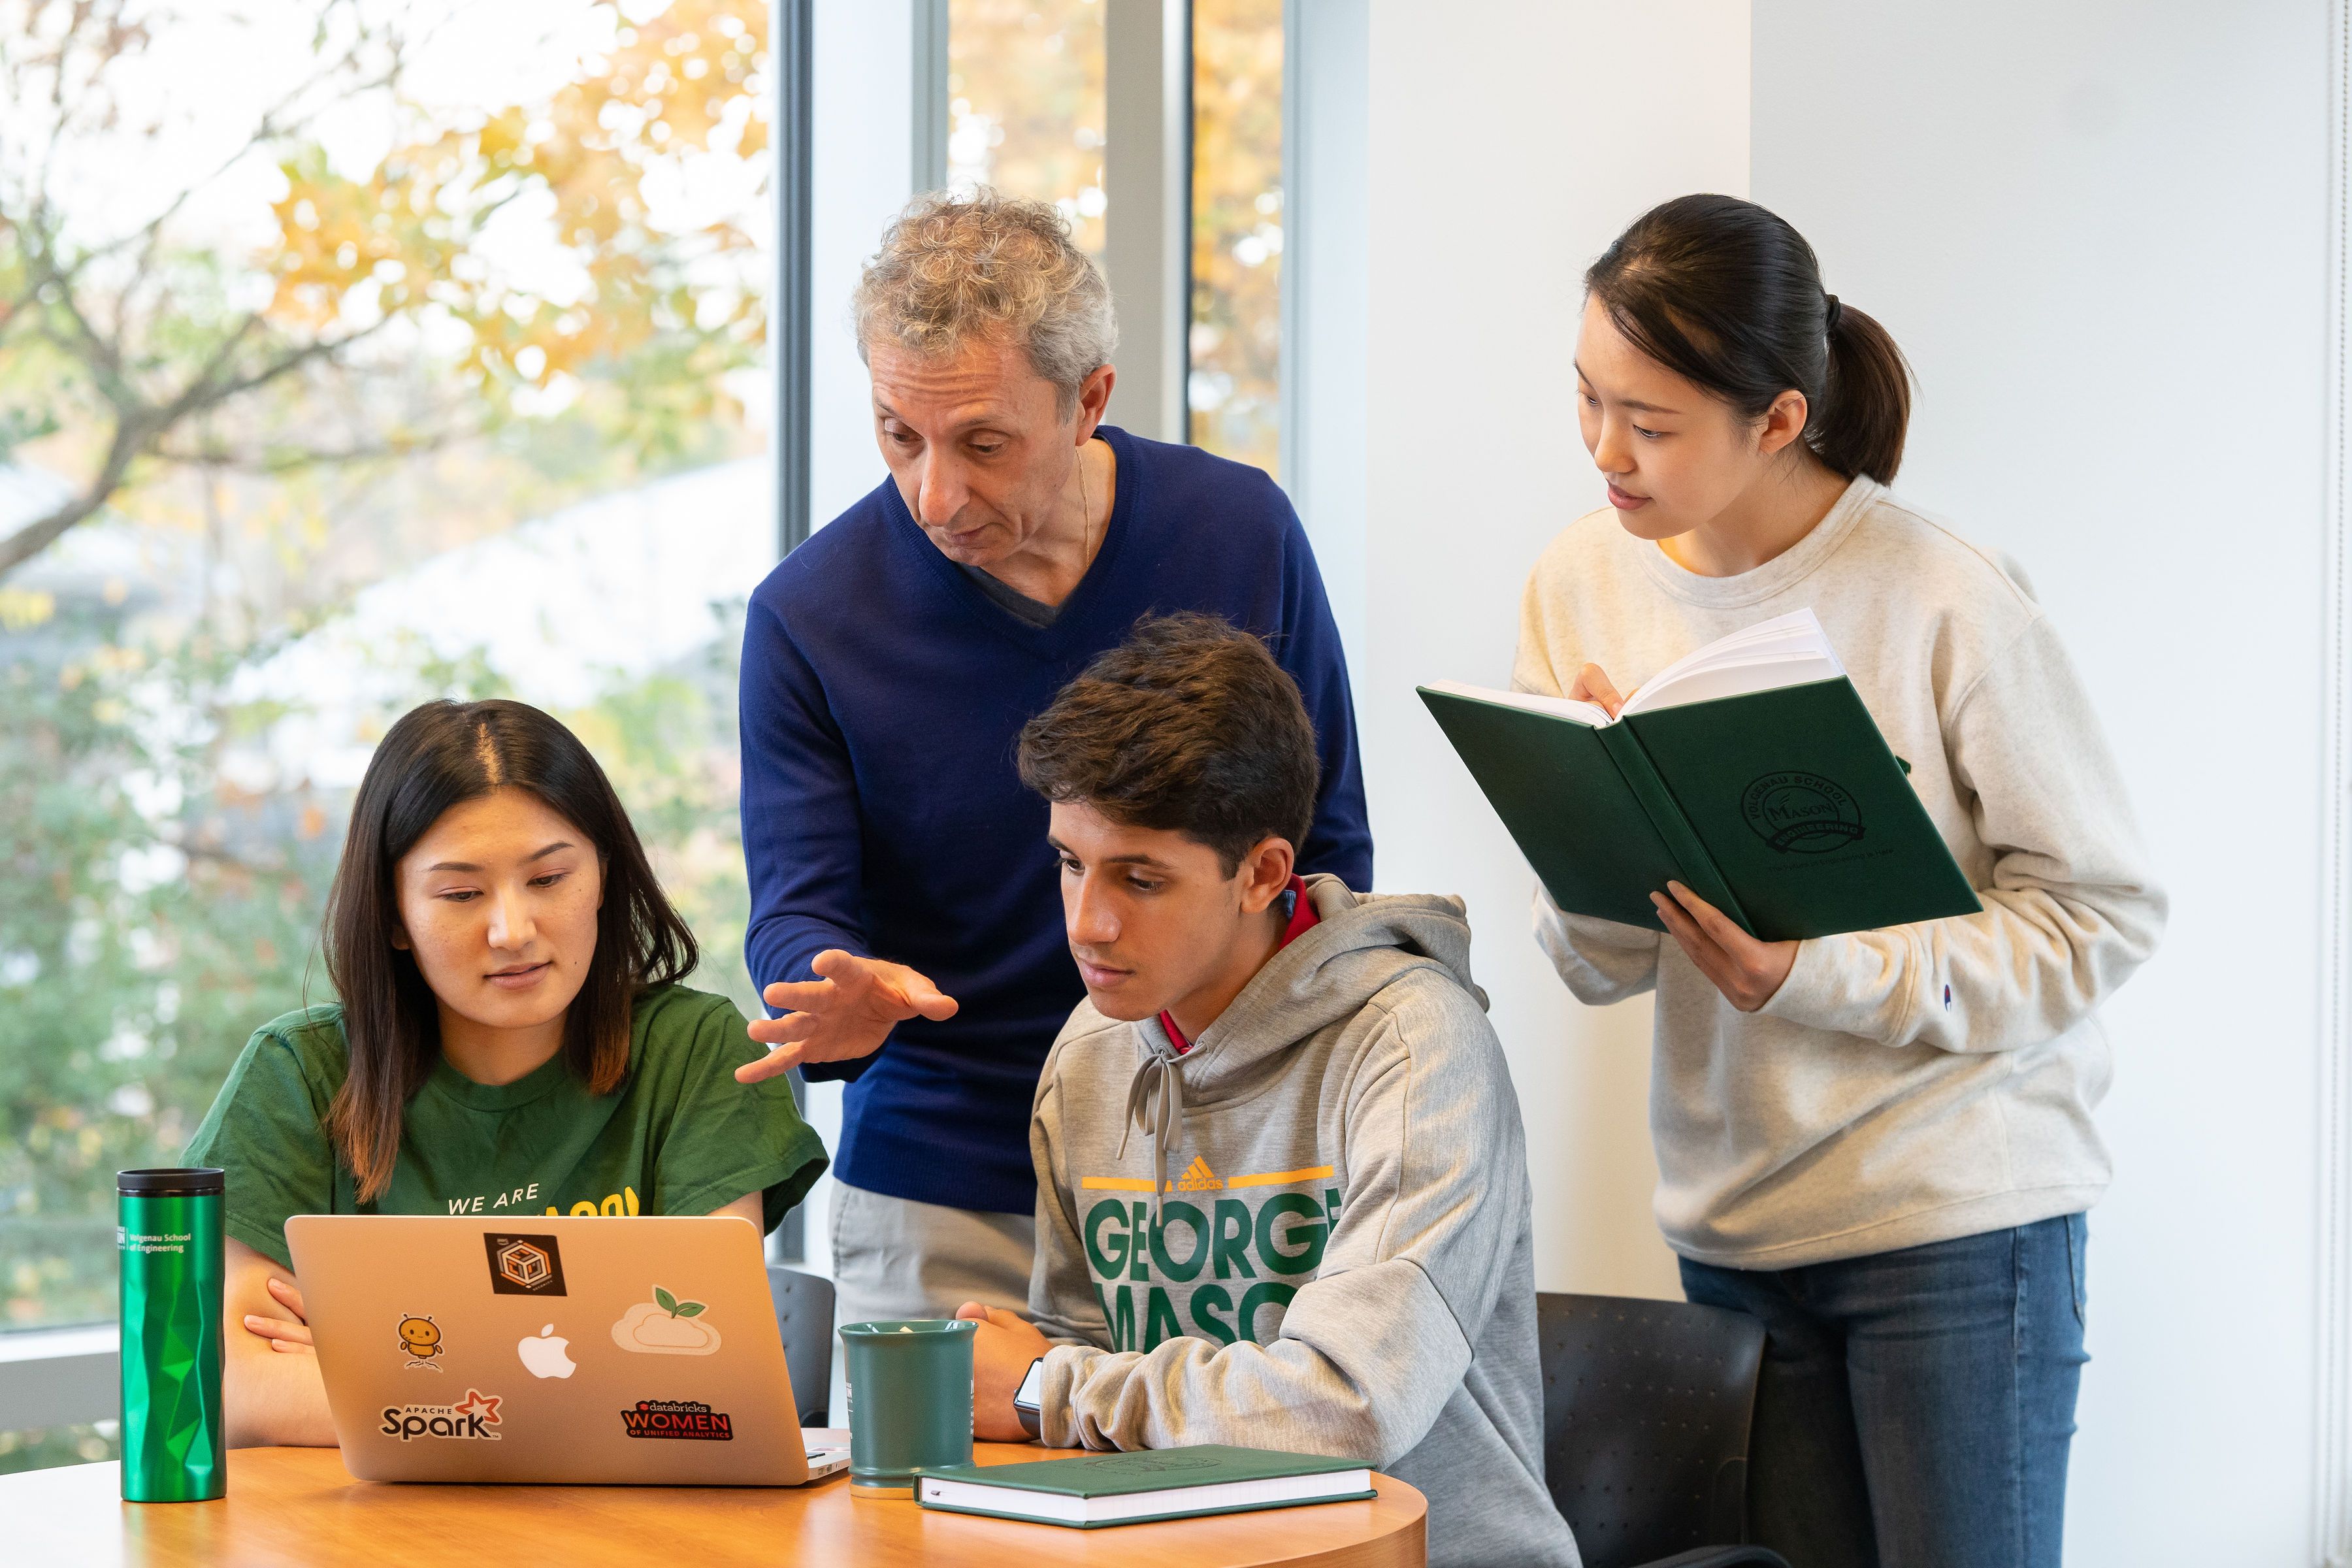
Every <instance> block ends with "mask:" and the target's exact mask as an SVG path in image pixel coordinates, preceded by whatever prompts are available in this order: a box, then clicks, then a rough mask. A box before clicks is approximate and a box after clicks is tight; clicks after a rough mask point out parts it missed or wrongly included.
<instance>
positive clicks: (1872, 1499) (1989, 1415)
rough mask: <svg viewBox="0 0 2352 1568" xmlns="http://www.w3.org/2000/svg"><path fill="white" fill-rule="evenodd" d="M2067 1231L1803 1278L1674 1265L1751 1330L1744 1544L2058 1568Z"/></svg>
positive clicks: (2062, 1225)
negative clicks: (1760, 1340) (1753, 1367)
mask: <svg viewBox="0 0 2352 1568" xmlns="http://www.w3.org/2000/svg"><path fill="white" fill-rule="evenodd" d="M2086 1240H2087V1233H2086V1231H2085V1228H2084V1223H2083V1216H2082V1215H2065V1216H2063V1217H2062V1218H2057V1219H2045V1220H2042V1221H2040V1222H2038V1223H2036V1224H2033V1225H2027V1226H2018V1227H2017V1228H2016V1229H2014V1230H1996V1231H1989V1232H1987V1233H1986V1234H1984V1235H1982V1236H1965V1237H1959V1238H1958V1240H1954V1241H1939V1242H1934V1243H1931V1244H1930V1245H1928V1246H1926V1247H1906V1248H1904V1249H1903V1250H1902V1251H1899V1252H1881V1253H1874V1254H1872V1255H1871V1256H1869V1257H1866V1258H1842V1259H1840V1260H1838V1261H1836V1262H1834V1263H1816V1264H1813V1265H1811V1267H1809V1268H1784V1269H1778V1270H1772V1269H1743V1268H1716V1267H1714V1266H1713V1265H1711V1264H1705V1263H1693V1262H1691V1261H1690V1260H1689V1259H1688V1258H1685V1259H1684V1260H1683V1266H1682V1269H1683V1294H1684V1295H1685V1296H1687V1297H1689V1298H1690V1300H1694V1301H1700V1302H1704V1303H1706V1305H1707V1306H1710V1307H1728V1308H1730V1309H1731V1310H1734V1311H1740V1312H1746V1313H1748V1315H1750V1316H1751V1317H1755V1318H1759V1319H1761V1320H1762V1321H1763V1323H1764V1328H1765V1331H1766V1335H1767V1338H1766V1342H1765V1348H1764V1369H1763V1374H1762V1376H1761V1378H1760V1379H1759V1383H1758V1384H1757V1389H1756V1421H1755V1426H1754V1430H1753V1436H1751V1438H1750V1440H1749V1443H1748V1539H1749V1540H1750V1541H1752V1542H1756V1543H1758V1544H1759V1545H1763V1546H1769V1547H1771V1548H1773V1549H1774V1550H1775V1551H1777V1552H1780V1554H1781V1555H1782V1556H1784V1557H1786V1558H1787V1559H1788V1560H1789V1561H1790V1563H1791V1564H1792V1565H1793V1568H2058V1563H2059V1542H2060V1539H2061V1537H2062V1535H2063V1528H2064V1523H2065V1512H2066V1448H2067V1445H2068V1443H2069V1442H2070V1440H2072V1438H2073V1437H2074V1394H2075V1390H2076V1389H2077V1388H2078V1387H2079V1386H2080V1384H2081V1382H2082V1369H2083V1363H2084V1361H2086V1360H2088V1359H2089V1358H2088V1357H2086V1356H2085V1355H2084V1353H2083V1310H2084V1273H2083V1265H2084V1246H2085V1245H2086Z"/></svg>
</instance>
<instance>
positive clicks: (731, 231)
mask: <svg viewBox="0 0 2352 1568" xmlns="http://www.w3.org/2000/svg"><path fill="white" fill-rule="evenodd" d="M590 9H591V10H593V11H594V12H595V13H597V14H599V15H600V16H602V17H604V19H605V20H606V23H607V26H606V28H605V37H607V38H608V39H609V42H608V45H607V46H606V47H604V50H603V52H600V53H593V54H589V55H585V56H583V58H580V59H579V60H578V62H577V70H576V73H575V77H574V79H573V80H572V81H571V82H569V83H568V84H566V85H564V86H562V88H561V89H559V90H557V91H555V93H554V94H553V96H552V97H551V99H550V100H546V101H539V102H528V103H509V104H496V103H493V104H489V105H474V106H468V108H467V110H466V111H465V112H463V113H461V114H451V113H448V112H446V111H442V112H429V111H427V110H425V109H423V108H420V107H419V106H418V105H417V104H416V103H415V102H414V101H412V100H410V99H409V98H408V97H406V96H405V95H404V93H403V91H402V84H403V81H404V70H405V69H406V68H407V66H408V64H409V60H410V57H411V56H412V54H413V53H414V52H415V49H416V48H417V47H418V45H419V40H418V37H417V36H416V35H418V34H420V33H429V31H430V27H431V25H432V24H433V23H434V22H435V21H436V20H446V16H443V17H436V16H435V14H434V13H433V12H432V10H431V9H430V8H429V7H426V6H423V5H402V4H398V3H394V0H386V3H379V4H373V5H362V4H358V3H355V0H308V3H307V5H298V6H297V7H296V10H297V15H296V16H294V18H293V19H294V20H295V21H297V22H299V20H300V19H301V17H300V15H299V13H300V12H301V11H304V10H307V12H308V13H309V21H310V27H311V32H310V61H309V65H308V70H307V74H306V75H305V76H304V77H303V78H302V79H300V80H299V82H297V83H295V84H294V85H293V87H292V88H291V89H289V91H288V92H287V93H286V94H285V95H284V96H283V97H281V98H278V99H276V100H274V101H273V100H272V97H271V94H269V93H268V92H267V91H265V90H257V91H256V92H255V93H254V94H253V95H252V96H253V100H254V101H253V103H252V105H251V112H250V115H249V116H248V118H247V134H246V141H245V144H244V147H243V149H242V150H241V151H240V152H239V153H236V155H234V156H232V157H231V158H230V159H228V160H227V162H226V163H224V164H222V165H221V166H220V167H219V168H218V169H217V170H215V172H214V174H213V175H212V176H211V177H210V179H208V180H205V181H200V182H197V183H195V184H191V185H190V186H189V187H188V188H186V189H184V190H182V191H180V192H178V193H177V194H176V195H170V196H168V197H166V198H164V199H163V200H162V201H161V202H160V203H158V204H155V210H153V211H152V212H150V213H147V214H145V215H144V216H142V217H141V218H139V219H138V220H137V221H131V220H123V221H122V222H121V223H119V224H118V223H110V217H111V216H112V215H110V213H108V212H106V211H104V210H103V209H105V208H106V207H107V205H108V203H107V202H106V201H104V200H101V199H99V198H98V196H97V195H96V194H95V193H92V192H90V191H88V190H85V189H81V188H77V187H76V186H74V185H72V184H69V183H67V182H65V181H62V180H61V179H60V178H59V177H58V175H57V174H55V172H54V171H56V170H58V169H59V168H71V167H77V166H79V167H88V166H90V164H91V163H92V160H93V158H96V159H97V160H98V162H99V166H104V161H105V160H106V159H113V160H116V161H117V163H119V162H120V160H121V159H125V158H136V157H138V156H140V150H141V148H142V145H144V146H152V145H154V144H155V143H157V142H159V141H160V140H161V139H162V138H164V137H166V136H167V135H170V134H172V133H173V129H174V127H173V124H172V123H171V122H170V121H168V120H167V119H166V118H165V117H164V116H163V111H162V110H160V109H156V108H154V107H152V106H151V105H150V104H148V103H147V102H146V101H145V98H146V96H147V95H146V94H145V93H144V92H143V91H142V84H144V83H150V82H152V80H153V79H154V72H155V69H156V67H157V61H158V59H159V58H163V56H164V55H167V54H168V51H169V48H170V46H171V42H172V39H173V36H174V29H175V27H179V26H193V25H196V24H197V23H207V24H215V25H217V24H218V23H219V22H220V21H221V20H222V16H223V14H222V13H220V12H218V11H217V10H215V9H213V8H210V7H202V6H199V7H194V8H189V7H181V8H174V7H173V6H172V5H168V4H156V3H154V0H0V106H5V110H0V112H5V121H6V122H5V126H0V459H5V458H6V457H7V456H9V455H10V454H11V453H12V452H14V451H16V450H17V449H18V448H20V447H26V446H27V445H29V444H33V443H35V442H38V443H39V444H40V447H41V450H42V453H43V457H44V460H46V461H47V462H49V463H50V465H51V466H52V467H54V468H57V469H58V470H59V471H60V472H64V473H68V474H69V475H70V476H72V479H73V485H72V494H71V495H70V496H69V497H68V498H63V499H60V500H58V502H57V504H56V505H55V506H54V507H52V508H51V509H49V510H47V511H45V512H44V513H43V514H42V515H40V516H38V517H35V518H32V519H29V520H25V521H21V522H20V523H19V524H18V525H17V526H16V528H15V529H14V530H13V531H11V532H9V533H7V534H5V535H0V575H5V574H7V573H8V572H10V571H11V570H13V569H15V568H16V567H17V566H18V565H20V564H21V563H23V562H24V561H26V560H28V559H31V558H33V557H35V556H37V554H38V553H39V552H41V551H42V550H44V549H46V548H47V547H48V546H49V545H50V544H51V543H53V542H54V541H55V540H56V539H58V538H59V537H61V536H62V535H63V533H64V532H65V531H68V530H69V529H70V528H72V527H73V526H75V525H77V524H79V523H80V522H82V521H85V520H86V519H88V518H89V517H91V516H94V515H96V514H97V513H98V512H99V510H100V509H101V508H104V507H108V506H110V505H111V506H114V507H116V508H117V509H118V510H121V509H123V508H127V507H131V506H133V505H135V499H134V496H133V494H132V492H135V491H136V490H137V489H140V488H141V487H142V486H143V485H148V484H152V483H153V482H154V481H156V480H157V479H159V478H162V477H163V476H166V475H168V474H169V473H170V472H171V471H172V470H173V468H179V467H185V466H188V465H210V466H213V467H223V466H233V467H238V468H247V469H253V470H257V471H260V472H263V473H278V472H283V471H285V470H288V469H291V468H300V467H304V466H307V465H311V464H322V463H325V464H332V463H347V462H353V461H367V460H370V459H379V460H380V459H386V458H394V459H396V458H402V457H404V456H407V455H410V454H413V453H415V452H418V451H421V450H425V449H427V448H430V447H436V446H439V445H443V444H446V443H447V442H450V441H452V440H462V439H466V438H467V437H481V436H484V435H486V434H489V433H492V432H495V431H497V430H498V429H499V428H500V427H502V426H505V425H507V424H509V423H510V422H512V421H515V420H517V419H519V418H520V419H525V420H530V421H544V420H555V419H562V420H565V421H568V422H569V423H571V424H572V425H575V426H584V427H585V428H586V429H587V430H588V431H590V432H593V437H592V441H593V445H595V446H598V447H604V448H608V449H614V450H621V451H625V452H627V453H629V454H631V455H632V456H634V457H635V458H638V459H639V460H641V461H648V462H660V461H662V460H665V459H668V460H675V459H676V458H677V457H678V456H679V455H680V454H681V452H682V451H683V449H684V448H685V447H686V446H687V445H688V443H689V442H690V441H691V439H692V437H693V436H694V434H695V432H696V430H697V428H698V426H701V425H703V424H705V423H707V422H709V421H710V420H712V419H714V418H725V417H729V416H732V415H736V414H740V410H735V409H733V408H731V406H730V396H729V394H728V393H727V390H726V379H725V378H726V375H727V373H729V372H730V371H733V370H736V369H740V368H742V367H744V366H747V365H750V364H752V363H756V361H757V360H758V358H759V356H760V354H761V343H762V342H763V340H764V336H765V318H764V310H763V305H762V299H763V289H762V285H761V276H760V268H759V266H758V265H757V262H756V258H754V257H753V256H752V254H751V253H752V251H753V247H754V239H753V237H752V235H751V233H750V232H749V231H748V230H747V229H746V228H745V227H744V226H742V224H741V223H740V221H737V220H727V219H721V220H717V221H702V222H692V221H682V226H665V225H664V224H662V223H657V222H656V208H657V207H658V205H660V204H659V203H658V202H657V201H656V187H660V186H664V185H665V184H667V186H668V187H672V188H675V187H677V186H678V185H679V184H680V183H681V182H682V181H690V180H691V178H692V177H693V174H694V170H695V168H696V166H697V165H698V163H707V162H709V161H713V160H717V161H731V162H733V163H738V164H741V165H744V166H747V167H751V168H754V169H757V170H764V168H765V163H764V160H763V158H762V157H761V155H762V154H763V153H764V152H765V149H766V137H767V128H766V118H765V116H766V109H765V103H766V87H765V83H764V79H763V76H762V72H763V71H764V69H765V63H766V60H765V55H766V47H767V38H766V28H767V20H766V19H767V15H768V8H767V6H766V5H751V4H744V3H741V0H670V3H669V4H667V5H651V6H648V5H622V4H621V3H620V0H592V4H591V5H590ZM252 25H254V26H261V25H263V24H260V23H255V24H252ZM379 100H381V101H380V102H379ZM359 102H366V103H371V104H376V105H377V106H378V107H380V108H381V109H382V110H383V112H385V113H386V114H388V115H389V116H390V117H391V118H392V121H393V122H394V124H395V126H396V127H397V132H398V133H397V134H396V135H395V137H394V145H393V146H392V148H391V150H390V151H389V152H388V153H385V154H384V155H383V157H382V158H381V159H380V160H378V161H377V162H376V163H374V166H373V168H372V169H370V170H368V171H366V172H364V173H361V174H346V173H342V172H340V171H339V169H338V166H337V164H336V163H335V161H334V160H333V158H331V155H330V152H329V147H328V144H327V142H325V141H324V140H323V139H322V137H321V135H320V132H319V126H320V122H321V121H322V120H324V119H326V118H327V117H328V115H329V113H330V111H331V110H334V109H336V108H338V107H339V106H345V105H350V104H353V103H359ZM253 160H267V161H268V163H271V164H273V165H274V167H275V170H276V174H277V184H278V195H277V196H276V198H275V199H274V200H272V201H270V202H269V203H268V207H267V215H266V216H267V218H268V222H267V223H266V224H265V225H263V226H262V227H263V229H264V231H265V232H266V237H265V238H264V239H262V241H261V242H260V243H259V244H257V246H255V247H253V248H252V249H251V250H250V252H249V253H247V251H245V250H244V249H242V248H240V247H238V246H237V245H236V243H234V242H232V241H229V240H226V239H225V238H224V237H223V235H222V232H221V231H220V229H219V227H218V225H217V221H216V220H215V226H214V227H213V228H210V229H206V228H202V227H197V226H194V220H193V219H192V218H191V217H190V214H191V213H192V212H194V211H201V210H203V209H204V208H205V198H206V197H207V196H208V195H211V194H213V193H214V192H215V190H216V189H217V187H218V186H219V184H220V182H221V181H222V180H223V179H224V178H225V177H226V176H229V175H230V174H232V172H234V171H236V170H237V169H238V168H239V167H240V166H241V165H243V164H246V163H250V162H251V161H253ZM748 205H749V207H750V208H751V210H754V211H756V210H758V207H759V203H758V202H757V201H753V202H751V203H750V204H748ZM518 226H521V227H523V228H526V229H530V230H531V231H532V233H533V235H534V237H535V238H536V239H537V240H538V241H539V242H541V244H543V246H544V247H546V251H547V254H546V255H542V256H541V258H540V262H539V264H538V265H534V266H520V267H518V266H516V265H513V264H511V256H510V253H511V252H512V250H513V247H514V243H515V232H516V229H517V227H518ZM501 236H503V239H501ZM421 368H422V369H429V374H417V373H418V372H419V370H420V369H421ZM354 399H356V400H358V401H357V405H356V406H354Z"/></svg>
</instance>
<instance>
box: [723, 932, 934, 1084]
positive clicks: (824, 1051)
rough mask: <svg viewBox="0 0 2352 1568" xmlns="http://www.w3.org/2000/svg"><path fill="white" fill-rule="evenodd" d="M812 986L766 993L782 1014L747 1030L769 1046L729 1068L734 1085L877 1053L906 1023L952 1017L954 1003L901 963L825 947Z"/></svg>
mask: <svg viewBox="0 0 2352 1568" xmlns="http://www.w3.org/2000/svg"><path fill="white" fill-rule="evenodd" d="M809 967H810V968H812V969H814V970H815V971H816V973H817V976H818V978H816V979H814V980H803V981H798V982H795V983H790V984H787V983H786V982H784V981H781V980H780V981H778V982H777V983H776V984H773V985H771V986H769V987H768V989H767V991H766V992H765V993H764V994H763V995H762V996H761V1000H762V1001H764V1002H766V1003H767V1004H768V1005H769V1006H771V1007H773V1008H776V1009H777V1010H778V1011H779V1013H781V1014H782V1016H779V1017H774V1018H762V1019H760V1020H759V1021H758V1022H757V1023H754V1024H753V1025H752V1026H751V1037H752V1038H753V1039H755V1040H758V1041H759V1042H760V1043H761V1044H762V1045H765V1046H769V1047H772V1049H771V1050H770V1051H769V1052H768V1054H767V1055H766V1056H764V1057H762V1058H760V1060H758V1061H756V1062H750V1063H747V1064H745V1065H744V1066H742V1067H740V1068H736V1069H735V1077H736V1079H737V1080H738V1081H740V1082H743V1083H757V1082H759V1081H760V1080H761V1079H763V1078H773V1077H775V1076H776V1075H777V1074H778V1073H780V1072H785V1071H788V1070H790V1069H791V1068H796V1067H799V1066H800V1065H801V1064H802V1063H803V1062H838V1061H846V1060H848V1059H849V1058H852V1057H865V1056H871V1055H873V1054H874V1053H875V1052H876V1051H878V1050H880V1049H881V1048H882V1042H883V1041H884V1040H886V1039H888V1038H889V1037H890V1031H891V1029H892V1028H893V1027H894V1026H897V1025H899V1024H903V1023H905V1022H906V1021H907V1020H908V1019H909V1018H929V1019H930V1020H931V1021H932V1022H934V1023H937V1022H938V1021H939V1020H940V1019H942V1018H952V1017H954V1016H955V1013H956V999H955V998H954V997H952V996H950V995H948V994H946V993H945V992H943V991H941V990H940V988H939V987H938V986H936V985H934V984H931V983H930V981H929V978H928V977H927V976H925V975H923V974H921V973H918V972H917V971H915V970H912V969H909V968H908V967H907V966H906V965H905V964H903V963H884V962H883V961H882V960H880V959H878V958H859V957H858V956H856V954H855V953H848V952H842V951H841V950H840V949H839V948H837V947H835V948H827V949H826V950H825V951H824V952H820V953H818V954H817V955H816V960H815V962H814V963H812V964H810V965H809Z"/></svg>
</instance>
